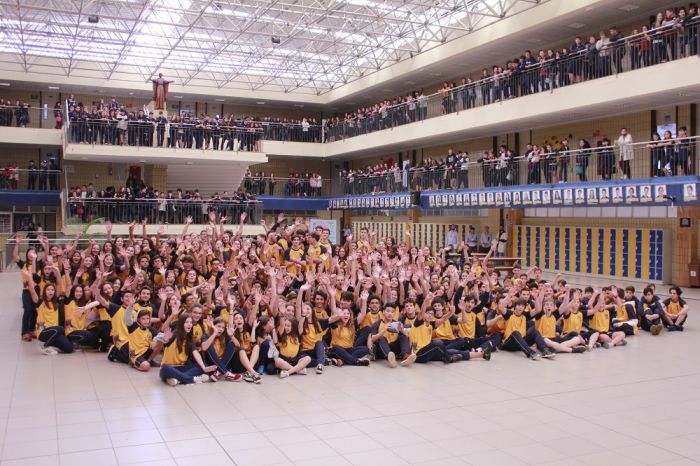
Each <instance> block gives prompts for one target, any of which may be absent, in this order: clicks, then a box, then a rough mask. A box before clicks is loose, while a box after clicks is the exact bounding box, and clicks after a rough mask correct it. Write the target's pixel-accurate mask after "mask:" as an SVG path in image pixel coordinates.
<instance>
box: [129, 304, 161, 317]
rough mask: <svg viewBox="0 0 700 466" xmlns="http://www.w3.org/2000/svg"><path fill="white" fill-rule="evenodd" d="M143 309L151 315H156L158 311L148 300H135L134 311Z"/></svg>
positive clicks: (137, 311)
mask: <svg viewBox="0 0 700 466" xmlns="http://www.w3.org/2000/svg"><path fill="white" fill-rule="evenodd" d="M144 310H145V311H148V312H149V314H150V315H151V317H158V313H157V312H156V310H155V309H154V307H153V305H152V304H151V303H150V302H146V301H136V303H134V311H136V314H138V313H139V311H144Z"/></svg>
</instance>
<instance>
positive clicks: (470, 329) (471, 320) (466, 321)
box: [454, 311, 481, 340]
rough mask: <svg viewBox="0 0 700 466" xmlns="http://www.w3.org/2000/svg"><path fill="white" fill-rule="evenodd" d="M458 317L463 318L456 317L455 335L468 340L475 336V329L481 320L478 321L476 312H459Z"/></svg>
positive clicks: (479, 325)
mask: <svg viewBox="0 0 700 466" xmlns="http://www.w3.org/2000/svg"><path fill="white" fill-rule="evenodd" d="M460 318H461V319H463V321H460V320H459V318H458V321H457V325H455V326H454V328H455V329H456V331H457V335H458V336H459V337H460V338H469V339H470V340H471V339H474V338H476V336H477V331H478V330H477V329H478V328H479V327H481V322H479V318H478V316H477V315H476V313H474V312H473V311H471V312H463V313H461V314H460Z"/></svg>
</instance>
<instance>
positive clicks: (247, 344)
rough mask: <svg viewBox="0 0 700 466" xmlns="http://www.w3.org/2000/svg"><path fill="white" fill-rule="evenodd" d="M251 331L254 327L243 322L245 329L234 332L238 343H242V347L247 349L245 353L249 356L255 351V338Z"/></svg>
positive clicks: (244, 349)
mask: <svg viewBox="0 0 700 466" xmlns="http://www.w3.org/2000/svg"><path fill="white" fill-rule="evenodd" d="M251 331H252V329H251V328H250V326H249V325H248V324H243V330H241V331H239V330H236V332H235V334H234V336H235V337H236V340H238V343H240V345H241V349H242V350H243V351H245V354H247V355H248V356H250V353H251V352H252V351H253V338H252V335H251V334H250V332H251Z"/></svg>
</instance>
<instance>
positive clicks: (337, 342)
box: [331, 322, 355, 349]
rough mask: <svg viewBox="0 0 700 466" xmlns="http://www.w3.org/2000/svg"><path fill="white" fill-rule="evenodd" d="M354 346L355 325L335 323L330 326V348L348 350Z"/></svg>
mask: <svg viewBox="0 0 700 466" xmlns="http://www.w3.org/2000/svg"><path fill="white" fill-rule="evenodd" d="M354 344H355V325H354V324H353V323H352V322H350V325H347V326H346V325H342V324H340V323H338V322H335V323H333V324H332V325H331V346H340V347H341V348H345V349H350V348H352V347H353V345H354Z"/></svg>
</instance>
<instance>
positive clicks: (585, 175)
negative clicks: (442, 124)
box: [334, 137, 700, 195]
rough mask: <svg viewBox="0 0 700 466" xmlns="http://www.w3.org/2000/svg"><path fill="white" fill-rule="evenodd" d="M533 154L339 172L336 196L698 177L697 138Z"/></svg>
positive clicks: (698, 138) (698, 140)
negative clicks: (369, 172) (385, 170)
mask: <svg viewBox="0 0 700 466" xmlns="http://www.w3.org/2000/svg"><path fill="white" fill-rule="evenodd" d="M613 143H614V144H613V145H609V146H601V147H595V148H590V149H578V150H570V151H552V152H547V151H542V152H538V153H537V154H536V155H534V156H533V155H530V156H529V157H528V156H525V155H524V156H520V157H512V158H509V157H506V156H505V155H496V156H495V157H494V158H481V159H480V160H478V161H475V160H473V157H472V159H470V160H469V161H468V162H466V163H465V162H455V163H454V164H451V165H449V166H445V165H443V166H441V167H420V166H419V167H414V168H409V169H407V170H400V169H398V167H394V168H393V169H388V173H385V174H381V175H378V176H372V175H368V176H365V175H361V174H360V175H356V174H353V175H344V174H341V175H340V179H339V181H338V184H339V187H340V189H339V190H337V189H334V194H335V195H342V194H344V195H359V194H370V193H398V192H407V191H428V190H438V189H467V188H489V187H498V186H519V185H530V184H557V183H573V182H590V181H608V180H615V179H624V178H629V179H634V178H637V179H639V178H653V177H663V176H676V175H698V174H700V170H698V167H697V154H698V145H699V144H700V137H689V138H676V139H667V140H659V141H647V142H640V143H635V144H629V145H626V146H624V147H620V146H619V145H617V144H616V141H613Z"/></svg>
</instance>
